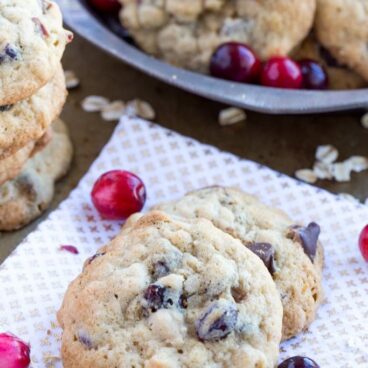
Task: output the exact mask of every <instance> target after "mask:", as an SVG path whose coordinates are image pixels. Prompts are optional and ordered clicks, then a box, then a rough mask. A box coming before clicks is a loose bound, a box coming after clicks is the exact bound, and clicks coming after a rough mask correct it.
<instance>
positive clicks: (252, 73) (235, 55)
mask: <svg viewBox="0 0 368 368" xmlns="http://www.w3.org/2000/svg"><path fill="white" fill-rule="evenodd" d="M261 68H262V66H261V62H260V60H259V59H258V57H257V55H256V54H255V53H254V52H253V51H252V50H251V49H250V48H249V47H248V46H247V45H244V44H241V43H237V42H228V43H224V44H223V45H221V46H219V47H218V49H217V50H216V51H215V52H214V54H213V55H212V58H211V63H210V73H211V75H213V76H214V77H217V78H221V79H228V80H232V81H235V82H245V83H246V82H255V81H257V80H258V79H259V75H260V73H261Z"/></svg>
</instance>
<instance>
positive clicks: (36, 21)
mask: <svg viewBox="0 0 368 368" xmlns="http://www.w3.org/2000/svg"><path fill="white" fill-rule="evenodd" d="M32 20H33V23H34V24H35V25H36V31H37V32H38V33H39V34H40V35H41V36H42V37H44V38H46V37H49V36H50V33H49V31H48V30H47V29H46V27H45V26H44V24H43V23H42V22H41V21H40V20H39V19H38V18H36V17H34V18H32Z"/></svg>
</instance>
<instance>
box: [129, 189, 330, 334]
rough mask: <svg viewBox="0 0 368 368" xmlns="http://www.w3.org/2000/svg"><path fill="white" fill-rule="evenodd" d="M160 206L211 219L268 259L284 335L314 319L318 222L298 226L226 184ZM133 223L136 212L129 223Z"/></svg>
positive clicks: (319, 267) (319, 295) (319, 271)
mask: <svg viewBox="0 0 368 368" xmlns="http://www.w3.org/2000/svg"><path fill="white" fill-rule="evenodd" d="M156 209H159V210H161V211H164V212H166V213H168V214H170V215H177V216H181V217H183V218H191V219H193V218H206V219H208V220H210V221H211V222H212V223H213V224H214V225H215V226H216V227H218V228H219V229H222V230H223V231H225V232H227V233H229V234H231V235H232V236H234V237H235V238H237V239H240V240H241V242H242V243H243V244H244V245H245V246H246V247H247V248H249V249H250V250H252V251H253V252H254V253H255V254H257V255H258V256H259V257H260V258H261V259H262V260H263V262H264V264H265V265H266V266H267V268H268V271H269V273H270V274H271V275H272V277H273V280H274V281H275V283H276V286H277V288H278V290H279V292H280V295H281V300H282V304H283V308H284V318H283V339H288V338H290V337H292V336H294V335H296V334H298V333H299V332H301V331H303V330H305V329H306V328H307V327H308V326H309V324H310V323H311V322H312V321H313V320H314V319H315V314H316V310H317V308H318V306H319V305H320V303H321V300H322V286H321V277H322V276H321V274H322V265H323V250H322V246H321V244H320V243H318V236H319V232H320V228H319V226H318V225H317V224H316V223H313V222H312V223H310V224H309V225H308V226H299V225H297V224H295V223H293V222H292V221H291V220H290V219H289V218H288V217H287V216H286V215H285V214H284V213H283V212H281V211H279V210H276V209H273V208H270V207H267V206H265V205H263V204H262V203H261V202H260V201H258V200H257V199H256V198H255V197H253V196H250V195H247V194H245V193H243V192H241V191H240V190H237V189H230V188H222V187H212V188H206V189H202V190H198V191H195V192H192V193H189V194H187V195H186V196H185V197H183V198H182V199H180V200H178V201H175V202H171V203H166V204H162V205H158V206H157V207H156ZM132 222H134V217H133V218H132V219H130V220H129V222H128V224H127V225H126V226H127V227H129V226H130V224H131V223H132Z"/></svg>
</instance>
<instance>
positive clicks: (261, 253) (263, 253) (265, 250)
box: [249, 243, 276, 275]
mask: <svg viewBox="0 0 368 368" xmlns="http://www.w3.org/2000/svg"><path fill="white" fill-rule="evenodd" d="M249 249H250V250H251V251H252V252H253V253H254V254H256V255H257V256H258V257H259V258H261V260H262V261H263V263H264V264H265V266H266V267H267V269H268V271H269V272H270V274H271V275H273V274H274V273H275V272H276V267H275V249H274V248H273V246H272V245H271V244H269V243H253V244H251V245H250V246H249Z"/></svg>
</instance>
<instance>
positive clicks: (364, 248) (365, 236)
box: [359, 225, 368, 262]
mask: <svg viewBox="0 0 368 368" xmlns="http://www.w3.org/2000/svg"><path fill="white" fill-rule="evenodd" d="M359 248H360V251H361V252H362V255H363V258H364V259H365V260H366V261H367V262H368V225H366V226H365V227H364V229H363V230H362V232H361V233H360V237H359Z"/></svg>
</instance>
